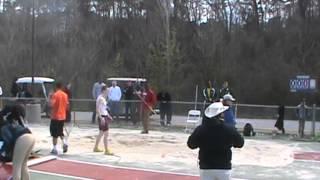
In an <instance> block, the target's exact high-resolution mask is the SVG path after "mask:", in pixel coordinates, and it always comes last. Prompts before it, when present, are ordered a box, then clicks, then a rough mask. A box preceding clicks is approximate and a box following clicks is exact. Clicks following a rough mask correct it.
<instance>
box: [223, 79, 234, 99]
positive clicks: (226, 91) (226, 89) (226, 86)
mask: <svg viewBox="0 0 320 180" xmlns="http://www.w3.org/2000/svg"><path fill="white" fill-rule="evenodd" d="M226 94H231V95H232V97H235V96H234V94H233V93H232V90H231V89H230V88H229V82H228V81H224V82H223V84H222V88H221V89H220V91H219V97H220V99H222V98H223V96H224V95H226Z"/></svg>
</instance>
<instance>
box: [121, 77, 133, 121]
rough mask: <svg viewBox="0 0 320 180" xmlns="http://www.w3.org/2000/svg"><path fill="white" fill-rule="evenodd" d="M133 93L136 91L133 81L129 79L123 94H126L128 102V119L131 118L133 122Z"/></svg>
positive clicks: (125, 97) (125, 98)
mask: <svg viewBox="0 0 320 180" xmlns="http://www.w3.org/2000/svg"><path fill="white" fill-rule="evenodd" d="M133 93H134V89H133V85H132V82H131V81H129V82H128V84H127V86H126V87H125V88H124V90H123V94H124V100H125V104H126V121H129V120H130V121H132V122H133V117H132V116H133V114H134V108H133V101H132V100H133V97H134V94H133ZM129 112H130V113H129ZM129 115H130V119H129Z"/></svg>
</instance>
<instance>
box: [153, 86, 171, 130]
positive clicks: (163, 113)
mask: <svg viewBox="0 0 320 180" xmlns="http://www.w3.org/2000/svg"><path fill="white" fill-rule="evenodd" d="M157 100H158V102H159V110H160V125H161V126H165V125H167V126H170V125H171V118H172V107H171V96H170V94H169V93H168V92H167V91H161V92H159V93H158V94H157ZM165 117H166V120H167V121H166V122H165Z"/></svg>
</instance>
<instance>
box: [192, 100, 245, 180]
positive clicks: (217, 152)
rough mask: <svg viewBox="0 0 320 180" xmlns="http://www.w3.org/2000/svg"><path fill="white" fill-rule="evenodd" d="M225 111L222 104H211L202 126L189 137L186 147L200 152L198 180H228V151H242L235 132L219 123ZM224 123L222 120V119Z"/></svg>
mask: <svg viewBox="0 0 320 180" xmlns="http://www.w3.org/2000/svg"><path fill="white" fill-rule="evenodd" d="M227 109H228V107H227V106H224V105H223V104H222V103H221V102H215V103H212V104H211V105H210V106H209V107H208V108H207V109H206V110H205V116H204V117H203V123H202V124H201V125H200V126H198V127H197V128H196V129H195V130H194V132H193V133H192V134H191V135H190V137H189V139H188V142H187V145H188V147H189V148H191V149H196V148H199V155H198V158H199V165H200V177H201V179H202V180H204V179H219V180H227V179H230V175H231V167H232V166H231V159H232V151H231V148H232V147H235V148H241V147H243V145H244V139H243V137H242V136H241V135H240V134H239V133H238V132H237V131H236V129H235V128H233V127H230V126H227V125H225V123H223V121H222V120H221V118H222V117H221V116H222V115H223V112H224V111H226V110H227ZM222 119H223V118H222Z"/></svg>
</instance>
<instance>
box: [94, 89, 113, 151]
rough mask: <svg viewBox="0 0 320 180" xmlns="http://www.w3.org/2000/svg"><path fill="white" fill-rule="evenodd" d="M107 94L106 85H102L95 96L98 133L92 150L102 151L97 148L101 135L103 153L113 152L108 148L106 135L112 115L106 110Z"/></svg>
mask: <svg viewBox="0 0 320 180" xmlns="http://www.w3.org/2000/svg"><path fill="white" fill-rule="evenodd" d="M107 94H108V89H107V86H102V88H101V94H100V95H99V96H98V98H97V102H96V113H97V116H98V123H99V134H98V136H97V139H96V143H95V145H94V148H93V152H102V151H103V150H100V149H99V143H100V141H101V138H102V136H104V138H103V143H104V149H105V150H104V154H105V155H113V153H112V152H111V151H110V149H109V148H108V135H109V123H110V122H111V121H112V117H111V116H110V114H109V113H108V111H107V100H106V96H107Z"/></svg>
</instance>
